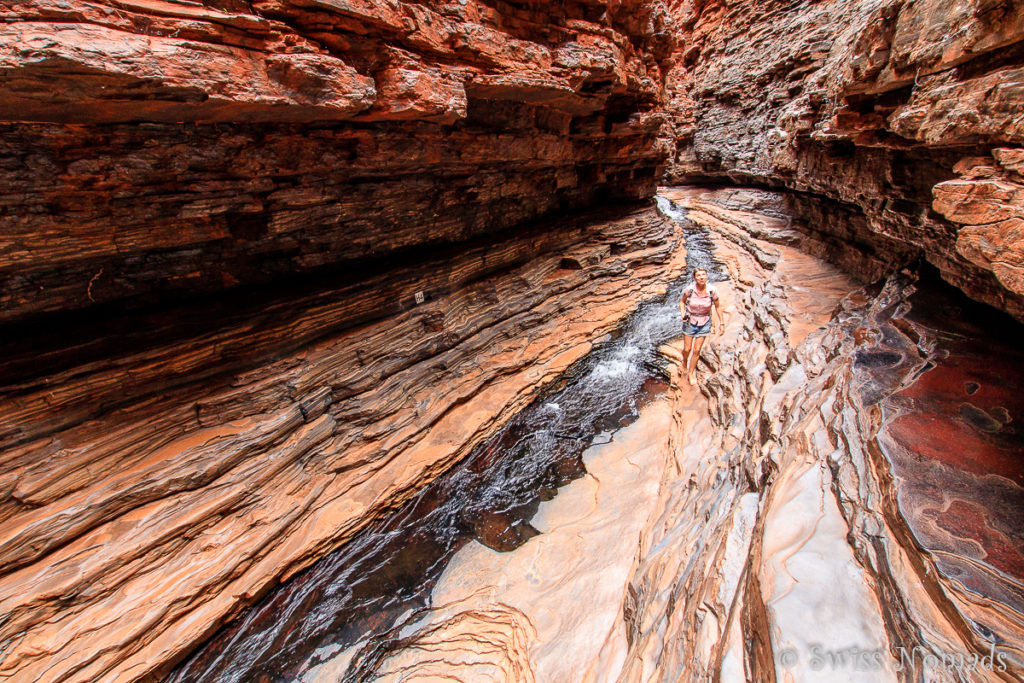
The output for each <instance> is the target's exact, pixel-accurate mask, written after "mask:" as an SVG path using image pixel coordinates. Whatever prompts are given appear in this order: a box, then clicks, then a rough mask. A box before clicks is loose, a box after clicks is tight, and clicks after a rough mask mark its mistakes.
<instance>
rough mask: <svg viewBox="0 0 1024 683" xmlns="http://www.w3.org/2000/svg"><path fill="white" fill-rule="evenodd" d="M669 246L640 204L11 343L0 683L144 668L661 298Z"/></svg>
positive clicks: (180, 649) (408, 491)
mask: <svg viewBox="0 0 1024 683" xmlns="http://www.w3.org/2000/svg"><path fill="white" fill-rule="evenodd" d="M676 242H677V236H676V235H675V234H674V232H673V229H672V228H671V227H670V226H668V225H667V224H666V222H665V220H664V219H663V218H661V217H660V216H658V215H657V214H656V213H655V212H654V210H653V209H648V210H646V211H642V212H640V213H635V214H632V215H630V214H626V215H625V216H622V217H620V218H619V219H618V220H615V221H605V222H603V223H599V224H597V225H595V224H594V222H593V219H592V218H591V219H588V220H583V221H580V220H576V221H573V222H572V223H568V222H563V224H562V225H560V226H559V229H557V230H555V229H552V226H550V225H545V226H540V228H539V229H535V230H531V231H524V232H523V233H522V234H521V235H519V236H518V237H516V238H515V239H513V240H508V241H504V242H498V243H494V244H482V245H478V246H475V247H472V248H470V247H469V246H468V245H462V247H460V249H459V250H458V251H456V252H452V253H447V254H438V255H436V257H434V258H430V259H425V260H422V261H421V262H420V263H414V264H411V265H409V266H407V267H404V268H400V269H398V268H396V269H393V270H391V271H389V272H387V273H380V274H376V275H374V276H373V277H370V278H368V279H360V280H356V281H355V282H352V283H348V284H345V285H344V286H341V283H337V282H335V283H326V284H324V283H314V284H316V286H315V287H308V288H307V289H306V291H304V292H296V291H294V290H293V291H289V292H286V293H278V294H272V295H270V296H267V295H266V294H264V295H263V296H265V297H266V298H262V299H257V300H254V301H249V302H244V301H242V302H238V301H236V302H233V304H231V302H229V305H228V306H220V305H218V306H213V307H211V308H208V309H206V310H202V309H201V308H200V307H198V306H197V305H193V306H191V307H189V308H187V309H185V310H183V311H181V312H173V311H172V312H165V313H164V314H163V315H161V316H159V317H157V316H154V319H155V320H160V321H161V322H160V323H158V325H159V327H157V328H156V329H153V330H148V331H142V332H136V333H132V332H130V331H129V332H128V333H127V334H128V338H127V339H126V340H125V341H126V342H127V343H126V344H124V345H121V344H120V339H119V337H120V335H121V334H122V333H124V332H125V331H126V330H130V328H131V325H133V324H137V323H138V322H139V319H138V318H137V317H134V316H129V318H128V319H127V320H125V321H118V320H108V321H105V322H104V324H103V325H101V326H97V327H96V328H93V329H91V330H90V329H69V330H68V333H69V335H72V336H73V339H75V340H76V342H77V345H71V346H70V347H68V346H66V345H59V346H58V348H56V349H55V350H52V352H50V353H45V354H42V355H41V358H42V360H43V362H44V366H43V367H42V368H40V367H33V366H32V361H33V360H34V359H36V358H37V357H40V356H37V349H39V348H42V345H43V344H45V343H47V342H46V340H47V336H46V335H47V334H48V333H47V332H46V331H44V332H43V333H42V334H43V336H42V337H41V339H40V340H39V341H38V342H37V343H36V344H25V345H23V346H22V347H21V348H20V349H16V351H20V357H19V356H18V355H15V356H13V360H14V361H15V363H14V366H15V367H16V368H19V369H20V372H21V374H22V375H24V377H23V378H22V380H21V381H20V382H18V383H16V384H10V385H8V386H6V387H5V388H4V391H3V393H2V394H0V414H2V416H3V418H2V424H3V425H4V430H3V434H2V438H3V443H4V457H3V465H2V469H0V486H2V487H3V491H4V492H5V501H4V504H3V508H2V513H0V514H2V521H0V558H2V560H0V561H2V567H3V575H2V576H0V604H2V605H3V610H4V613H5V614H7V615H8V619H7V620H6V621H5V622H4V624H3V625H0V642H3V643H4V644H5V649H4V652H3V658H2V660H0V678H5V679H6V680H24V679H26V678H30V679H32V680H83V681H85V680H98V679H104V680H135V679H138V678H141V677H145V676H147V675H150V674H152V673H154V672H159V671H161V670H163V669H165V668H166V667H167V666H168V664H169V663H171V662H173V661H174V660H175V659H176V658H178V657H180V656H182V655H183V654H184V653H187V652H188V651H189V650H190V649H191V648H192V647H194V646H195V645H196V644H197V643H198V642H199V641H201V640H202V639H203V638H204V637H205V636H207V635H209V634H210V633H211V632H212V631H213V630H215V629H216V628H217V627H218V625H219V624H220V623H222V621H223V620H224V619H226V618H228V617H229V616H231V615H232V614H234V613H236V612H237V611H238V610H239V609H240V608H241V607H243V606H245V605H246V604H248V603H249V602H251V601H252V600H253V599H254V598H255V597H256V596H258V595H260V594H261V593H262V592H264V591H266V590H267V589H269V588H270V587H272V586H273V585H275V584H276V583H277V582H278V581H279V580H283V579H285V578H287V577H288V576H290V575H292V574H294V573H295V572H296V571H299V570H300V569H302V568H303V567H305V566H307V565H309V564H310V563H312V562H313V561H315V560H316V559H318V558H319V557H321V556H323V555H324V554H325V553H327V552H328V551H330V550H331V549H332V548H334V547H337V546H338V545H339V544H340V543H342V542H343V541H344V540H345V539H346V538H348V537H350V536H351V535H352V534H353V533H355V532H356V531H357V530H358V529H360V528H362V527H364V526H366V525H367V524H369V523H370V522H371V521H372V520H373V519H374V518H376V517H379V516H381V515H383V514H384V513H386V512H387V511H389V510H391V509H393V508H394V507H396V506H398V505H400V504H401V503H402V502H404V501H405V500H408V498H409V497H410V496H412V495H413V494H414V493H415V492H416V491H417V490H419V489H420V488H422V487H423V486H425V485H426V484H427V483H428V482H429V481H430V480H431V479H433V478H434V477H435V476H437V475H438V474H439V473H441V472H443V471H444V470H445V469H446V468H447V467H449V466H450V465H451V464H452V463H454V462H456V461H457V460H458V459H459V458H460V457H462V456H463V455H465V454H466V453H468V452H469V450H470V449H471V448H472V447H473V446H474V445H475V444H476V443H479V442H480V441H481V440H483V439H484V438H486V437H487V436H488V435H489V434H491V433H493V431H494V430H495V429H496V428H497V427H498V426H499V425H500V424H501V423H502V422H503V421H504V420H506V419H507V418H508V417H509V416H510V415H512V414H514V412H515V411H516V410H518V409H520V408H522V407H523V406H524V405H526V404H527V403H528V402H529V401H530V400H531V398H532V397H533V396H534V395H535V394H536V392H537V391H538V390H539V389H540V388H541V387H543V386H544V385H545V384H546V383H548V382H550V381H551V380H553V379H554V378H555V377H557V376H558V375H559V374H560V373H562V372H563V371H564V370H565V369H566V368H567V367H568V366H569V365H570V364H571V363H573V362H574V361H575V360H577V359H579V358H580V357H581V356H583V355H584V354H586V353H587V351H588V350H589V349H590V347H591V343H592V342H593V341H595V340H597V339H599V338H601V337H602V336H605V335H607V334H608V333H609V332H611V331H612V330H613V329H614V328H615V327H616V325H618V323H619V321H620V320H621V318H622V317H623V316H624V315H625V314H626V313H628V312H629V311H630V310H632V309H633V308H635V307H636V306H637V305H638V304H639V303H640V302H641V301H643V300H644V299H646V298H650V297H651V296H653V295H655V294H657V293H659V292H663V291H664V288H665V285H664V282H663V279H664V278H666V277H673V276H675V275H678V273H679V272H680V270H681V269H682V267H683V263H682V261H681V260H680V259H679V258H678V254H676V253H675V246H676ZM567 259H568V260H571V261H572V262H573V263H574V264H575V266H576V267H574V268H563V267H562V265H563V264H564V263H565V262H566V260H567ZM417 292H420V293H422V294H423V299H424V302H423V303H422V304H420V305H417V304H416V303H415V302H416V293H417ZM250 296H254V295H250ZM580 311H584V312H585V313H583V314H581V313H580ZM168 320H170V321H173V322H168ZM168 332H170V333H171V334H172V336H170V337H169V338H168V336H167V335H168ZM90 333H91V334H93V335H96V336H95V337H94V338H91V337H90V336H89V335H90ZM107 335H110V336H109V337H108V336H107ZM29 341H31V340H29ZM119 348H120V350H119V351H118V350H116V349H119ZM92 354H95V355H97V356H98V357H97V358H89V356H90V355H92ZM42 370H46V371H45V372H41V371H42Z"/></svg>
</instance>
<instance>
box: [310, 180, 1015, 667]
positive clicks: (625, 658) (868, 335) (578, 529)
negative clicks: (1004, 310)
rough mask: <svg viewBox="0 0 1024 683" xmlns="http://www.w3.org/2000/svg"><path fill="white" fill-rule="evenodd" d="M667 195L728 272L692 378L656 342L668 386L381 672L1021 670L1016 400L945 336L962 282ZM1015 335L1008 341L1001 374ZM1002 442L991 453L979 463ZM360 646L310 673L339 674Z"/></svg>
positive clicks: (711, 196)
mask: <svg viewBox="0 0 1024 683" xmlns="http://www.w3.org/2000/svg"><path fill="white" fill-rule="evenodd" d="M666 196H669V197H674V198H675V199H676V200H677V201H678V202H679V203H680V204H682V205H685V206H686V207H688V209H689V211H688V212H687V214H686V220H688V221H692V223H691V225H703V226H704V227H706V228H708V229H710V230H712V231H713V232H714V233H715V234H716V237H715V238H714V241H715V242H716V244H717V247H718V251H717V253H716V255H717V256H718V257H719V258H720V259H721V260H722V261H723V262H725V263H726V264H728V265H729V266H730V270H731V272H732V274H733V278H732V280H731V281H730V282H729V283H721V284H720V285H719V287H720V290H721V294H722V299H723V303H724V307H725V311H726V319H727V321H728V325H727V332H726V334H725V336H723V337H715V338H712V340H711V342H710V343H709V344H708V346H706V347H705V351H704V353H703V354H702V357H701V364H700V368H701V373H700V374H701V386H700V389H699V391H697V390H694V389H692V388H691V387H689V385H688V384H687V383H686V382H685V380H684V381H681V382H680V381H679V380H681V379H682V377H681V376H680V373H679V367H680V366H681V362H682V356H681V353H682V348H681V346H682V345H681V343H672V344H669V345H667V346H665V347H663V348H662V351H661V352H662V354H663V356H664V357H665V359H666V360H667V361H668V362H669V363H670V365H669V369H670V372H671V377H672V379H673V383H672V385H671V387H670V389H669V390H668V392H667V393H666V394H665V395H664V396H663V397H662V398H661V399H660V400H658V401H656V402H655V403H653V404H651V405H650V406H649V407H648V408H646V409H644V410H643V412H642V413H641V417H640V419H639V420H638V421H637V422H636V423H634V424H632V425H631V426H629V427H628V428H626V429H624V430H621V431H619V432H617V433H616V434H615V436H614V437H613V440H612V443H610V444H606V445H596V446H594V447H593V448H592V449H590V451H588V454H587V457H586V464H587V472H588V474H587V476H586V477H584V478H582V479H579V480H577V481H575V482H573V483H571V484H569V485H568V486H567V487H565V488H564V489H562V490H561V491H560V493H559V495H558V496H557V497H556V498H555V499H554V500H552V501H550V502H548V503H544V504H543V505H542V506H541V509H540V512H539V514H538V515H537V517H535V518H534V521H533V523H534V525H535V526H536V527H537V528H538V529H540V530H541V531H542V532H543V533H542V535H541V536H538V537H536V538H532V539H530V540H529V541H527V542H526V544H525V545H523V546H522V547H520V548H518V549H516V550H513V551H512V552H509V553H497V552H494V551H493V550H490V549H488V548H485V547H484V546H482V545H479V544H475V543H471V544H470V545H468V546H466V547H465V548H463V549H462V550H461V551H460V552H459V553H458V554H457V555H456V558H455V560H454V561H453V562H452V564H450V565H449V566H448V568H447V569H446V570H445V573H444V575H443V577H442V578H441V580H440V582H439V583H438V584H437V586H436V587H435V588H434V591H433V593H432V600H433V605H432V607H431V609H428V610H423V611H422V612H421V613H420V614H419V615H414V618H412V619H409V618H408V617H407V616H406V617H405V620H404V621H401V622H400V623H399V625H398V626H396V630H395V631H394V632H393V633H391V634H390V636H389V640H388V641H386V642H389V643H390V646H391V648H392V652H391V654H390V655H389V656H386V657H383V658H378V659H377V660H376V663H375V664H374V666H373V669H372V675H373V676H379V677H381V678H382V679H383V680H404V679H405V677H408V676H422V677H430V676H442V677H444V678H446V679H452V680H463V681H474V680H482V679H486V680H502V681H534V680H538V681H539V680H567V679H569V678H571V679H572V680H582V681H638V680H704V679H705V678H710V679H717V678H721V679H722V680H756V681H765V680H844V681H846V680H850V681H853V680H857V681H879V680H891V681H898V680H907V679H908V678H909V679H911V680H914V679H916V678H918V677H923V678H925V679H927V680H942V681H956V680H965V679H966V680H978V681H983V680H985V681H988V680H991V681H999V680H1006V679H1007V678H1008V677H1019V676H1020V675H1021V673H1022V671H1024V658H1022V651H1021V643H1022V642H1024V638H1022V635H1024V634H1022V632H1021V626H1022V624H1024V622H1022V621H1021V616H1022V612H1021V610H1020V604H1019V599H1018V597H1017V596H1018V595H1019V593H1018V592H1017V587H1019V586H1020V585H1021V578H1022V573H1021V569H1022V568H1021V565H1020V563H1019V561H1018V560H1019V555H1017V554H1016V552H1015V551H1014V550H1011V548H1014V547H1016V546H1017V545H1019V539H1017V538H1016V536H1015V535H1016V533H1017V532H1016V531H1015V529H1017V528H1018V527H1019V521H1020V508H1019V505H1018V503H1019V497H1020V495H1021V493H1022V491H1024V489H1022V487H1021V482H1020V480H1019V479H1020V477H1019V472H1018V471H1017V469H1018V467H1017V465H1018V464H1019V463H1020V462H1022V453H1021V451H1020V447H1019V445H1018V444H1017V443H1015V442H1014V441H1013V440H1012V439H1011V438H1010V436H1011V433H1010V432H1009V431H1007V430H1011V429H1013V428H1012V425H1013V424H1015V422H1016V418H1015V417H1014V416H1015V415H1016V414H1017V413H1019V411H1020V400H1019V399H1015V398H1011V397H1009V396H1007V395H1005V394H1003V395H999V394H998V391H997V390H996V389H994V387H993V384H992V382H991V380H990V379H988V378H989V377H990V374H991V373H992V372H999V370H997V369H994V368H991V367H985V366H984V365H983V364H980V363H975V362H973V360H974V359H975V358H977V356H974V355H973V353H974V352H975V349H974V346H973V345H972V344H970V343H968V342H967V339H968V338H969V337H967V336H966V335H968V334H971V333H973V332H975V331H976V330H973V331H972V332H971V333H969V332H968V331H967V328H966V327H960V328H957V329H960V330H961V332H960V333H959V334H963V335H964V336H963V337H959V336H950V332H949V330H950V326H949V325H948V324H947V321H944V320H940V318H943V317H946V318H948V317H949V314H948V313H946V312H945V311H946V310H948V309H947V308H941V309H937V308H936V305H941V306H943V307H948V306H949V305H950V303H951V301H956V302H960V303H964V302H967V301H968V300H967V299H965V298H963V297H962V296H961V295H959V294H958V293H954V292H952V290H946V289H943V287H944V285H938V286H937V285H935V284H934V283H931V284H929V283H926V282H923V281H922V282H921V283H920V285H919V286H920V288H921V289H920V290H919V291H915V290H916V288H917V285H915V284H914V279H913V277H912V276H911V275H910V274H909V273H908V274H904V275H903V276H900V277H896V278H894V279H892V280H890V281H889V282H888V284H886V286H885V287H884V288H881V287H876V288H874V289H871V290H864V289H859V288H858V284H857V283H856V282H855V281H853V280H851V279H850V278H849V277H847V276H845V275H843V274H842V273H840V272H838V271H837V270H836V269H835V268H833V267H831V266H829V265H827V264H825V263H823V262H821V261H819V260H817V259H815V258H813V257H810V256H808V255H806V254H804V253H801V252H800V251H797V250H796V249H793V248H792V247H791V246H787V245H786V244H785V243H787V242H789V243H791V242H792V239H793V236H792V235H791V234H787V232H788V231H787V229H786V228H785V226H784V225H781V226H780V225H777V222H778V221H777V218H776V217H773V216H770V215H768V216H766V215H764V214H759V213H758V212H749V211H746V212H745V211H741V210H738V209H736V208H732V209H728V208H725V207H724V206H723V205H724V204H733V203H734V202H735V198H736V193H735V191H725V192H720V193H715V192H708V191H701V190H694V189H688V190H675V191H668V192H666ZM748 196H749V197H757V198H759V199H760V200H761V201H762V202H770V201H771V200H772V196H771V195H770V194H768V193H759V192H757V191H750V192H749V194H748ZM716 213H717V214H718V215H719V216H725V215H728V216H730V217H731V218H732V223H731V224H729V225H727V224H723V223H722V221H720V220H719V219H717V218H715V214H716ZM773 224H776V225H775V227H774V228H773V227H772V226H773ZM744 226H747V227H749V228H750V229H749V230H744V229H743V228H744ZM754 235H757V236H756V237H755V236H754ZM936 287H937V288H936ZM951 296H952V297H953V299H950V297H951ZM958 305H959V304H958ZM974 305H975V306H977V304H974ZM936 315H938V316H939V317H938V318H937V317H935V316H936ZM954 317H955V314H954ZM791 323H796V324H791ZM1004 324H1006V325H1008V327H1007V329H1008V330H1012V331H1015V332H1016V333H1017V334H1019V330H1020V328H1019V326H1018V325H1017V324H1015V323H1011V322H1009V321H1008V320H1006V321H1004ZM961 339H962V340H963V341H962V342H961V341H958V340H961ZM993 343H994V344H996V345H997V346H999V345H1001V344H1003V342H1002V341H998V340H994V341H993ZM999 348H1001V349H1003V350H1004V351H1009V348H1010V347H1009V346H999ZM977 353H978V354H979V355H980V354H982V353H984V352H983V351H982V350H981V349H978V350H977ZM1016 353H1019V352H1018V351H1013V352H1010V353H1006V354H1004V356H1005V360H1006V362H1007V365H1006V366H1005V367H1006V368H1013V369H1014V370H1011V371H1019V367H1018V366H1019V361H1018V360H1017V359H1016V356H1015V355H1014V354H1016ZM964 354H967V355H964ZM996 357H998V358H1002V357H1003V356H1000V355H998V354H996ZM1000 367H1003V366H1000ZM936 386H939V387H942V388H943V390H942V391H935V388H936ZM964 392H973V393H972V394H970V395H972V396H976V397H977V398H976V399H975V400H974V403H970V405H974V406H975V410H973V411H972V410H970V409H969V408H968V409H964V408H963V407H962V406H963V405H967V401H966V399H965V398H964V397H961V396H960V394H961V393H964ZM947 397H949V398H947ZM706 401H710V406H711V415H710V419H708V416H707V412H706V411H707V404H706ZM957 404H959V405H957ZM984 416H988V417H987V419H986V418H985V417H984ZM921 421H924V422H927V423H928V424H929V428H928V429H927V430H922V429H920V428H917V427H916V425H915V424H911V423H915V422H921ZM939 440H941V445H939V443H940V441H939ZM978 440H983V441H984V442H985V443H986V444H988V446H987V447H984V448H976V447H975V442H976V441H978ZM994 448H1001V449H1002V450H1001V451H999V453H998V455H995V454H994V453H993V452H992V450H991V449H994ZM987 453H993V454H992V455H991V458H992V460H993V461H995V460H998V461H999V462H1000V463H1002V464H1001V465H999V466H995V465H992V466H985V465H981V464H980V463H978V462H977V461H978V460H979V459H982V458H985V459H987V458H988V457H989V456H986V454H987ZM994 470H998V471H999V473H998V474H996V473H995V472H994ZM982 499H984V500H987V501H988V503H982V502H981V500H982ZM999 501H1001V502H999ZM609 520H614V521H609ZM609 550H610V551H609ZM358 650H359V646H355V647H352V648H350V649H349V650H346V651H340V652H337V653H336V654H335V655H333V656H330V657H326V658H325V660H324V661H323V663H322V664H321V666H320V667H319V668H318V669H316V670H315V671H312V672H310V674H309V675H308V678H307V679H306V680H311V681H312V680H334V677H337V676H340V675H343V674H344V672H346V671H348V669H347V667H348V666H349V665H350V664H351V662H352V661H353V658H354V657H355V658H356V659H358ZM986 657H988V658H989V659H987V660H986ZM363 664H364V665H365V662H363ZM361 675H369V674H368V672H367V671H365V670H363V671H362V672H361Z"/></svg>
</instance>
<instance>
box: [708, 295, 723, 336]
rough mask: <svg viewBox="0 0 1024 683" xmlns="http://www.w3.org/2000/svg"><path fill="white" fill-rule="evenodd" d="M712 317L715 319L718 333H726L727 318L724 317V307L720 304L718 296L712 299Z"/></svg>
mask: <svg viewBox="0 0 1024 683" xmlns="http://www.w3.org/2000/svg"><path fill="white" fill-rule="evenodd" d="M711 319H712V320H714V321H715V323H714V324H715V327H717V328H718V334H725V320H724V319H723V318H722V308H721V306H719V305H718V297H715V298H713V299H712V300H711Z"/></svg>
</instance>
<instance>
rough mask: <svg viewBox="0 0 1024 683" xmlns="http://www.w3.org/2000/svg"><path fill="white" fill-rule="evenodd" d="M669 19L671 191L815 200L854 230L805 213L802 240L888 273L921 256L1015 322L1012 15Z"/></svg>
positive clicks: (686, 14) (703, 6) (843, 11)
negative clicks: (843, 249) (745, 190)
mask: <svg viewBox="0 0 1024 683" xmlns="http://www.w3.org/2000/svg"><path fill="white" fill-rule="evenodd" d="M676 13H677V17H678V21H679V23H680V24H681V25H683V26H684V27H685V32H684V38H683V40H682V41H681V48H680V50H681V53H682V54H681V57H682V58H681V59H680V60H678V61H677V62H676V63H675V64H674V65H673V68H672V69H671V70H670V72H669V78H668V95H667V102H668V104H667V111H669V112H672V119H673V125H672V131H671V135H670V137H671V140H672V142H673V143H674V145H675V152H674V154H673V161H672V163H671V166H670V170H669V178H670V179H673V180H675V181H677V182H678V181H680V180H687V179H689V180H696V179H709V178H717V179H726V178H727V179H731V180H733V181H739V182H750V181H754V182H757V183H764V184H768V185H771V186H785V187H788V188H790V189H793V190H798V191H801V192H807V193H811V194H813V195H815V196H816V197H815V198H814V199H812V202H811V203H815V204H818V203H820V199H819V198H828V199H830V200H833V202H835V204H836V208H837V209H838V212H839V213H852V214H854V215H855V219H854V221H853V222H852V223H851V222H850V221H848V220H834V219H833V220H821V211H820V209H816V208H812V209H811V211H812V214H811V216H812V218H811V220H810V221H809V222H812V223H814V224H816V225H817V228H816V229H818V230H820V231H822V232H824V233H826V234H829V235H831V236H832V237H833V238H834V239H836V241H837V242H841V241H850V238H851V235H850V232H853V235H852V237H853V241H855V242H857V243H862V244H865V245H870V246H871V248H872V249H873V250H874V251H876V252H877V253H878V254H879V256H880V257H882V258H885V259H887V260H889V262H890V263H893V264H902V263H906V262H908V261H909V260H913V259H914V258H915V257H916V256H918V255H921V256H923V257H925V258H926V259H927V260H928V261H929V262H931V263H932V264H933V265H935V266H936V267H937V268H938V269H939V270H940V271H941V272H942V275H943V277H944V278H945V279H946V280H947V281H949V282H951V283H953V284H954V285H956V286H957V287H960V288H961V289H963V290H964V291H966V292H967V293H968V294H970V295H971V296H972V297H974V298H976V299H979V300H981V301H985V302H987V303H989V304H991V305H994V306H996V307H997V308H1002V309H1004V310H1007V311H1010V312H1011V313H1012V314H1013V315H1015V316H1017V317H1018V318H1022V317H1024V298H1022V295H1024V287H1022V284H1024V283H1022V281H1021V280H1020V268H1021V259H1020V254H1019V253H1018V249H1017V247H1016V246H1015V245H1016V244H1018V243H1019V241H1020V236H1019V232H1020V226H1019V221H1020V218H1021V212H1022V211H1024V203H1022V199H1021V185H1020V181H1021V179H1020V176H1019V174H1018V171H1019V169H1018V170H1017V171H1015V170H1014V168H1016V167H1015V164H1016V163H1017V161H1015V160H1017V159H1018V157H1019V156H1020V154H1021V150H1020V147H1021V144H1022V143H1024V128H1022V122H1024V96H1022V93H1024V80H1022V79H1024V70H1022V67H1024V48H1022V45H1024V42H1022V41H1024V20H1022V18H1021V17H1024V4H1022V3H1020V2H1019V1H1016V0H1011V1H1007V2H981V1H978V2H962V3H949V2H941V1H938V0H936V1H923V2H902V1H893V2H871V3H867V2H857V1H855V0H853V1H851V0H834V1H829V2H815V3H789V4H779V3H764V2H752V3H742V4H739V5H737V4H734V3H725V2H714V1H712V2H702V3H683V4H682V5H681V6H680V8H679V9H677V10H676ZM827 213H831V214H833V215H834V214H836V213H837V211H836V209H833V210H831V211H828V212H827ZM797 215H799V214H797ZM858 223H859V225H858ZM894 247H895V248H894Z"/></svg>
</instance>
